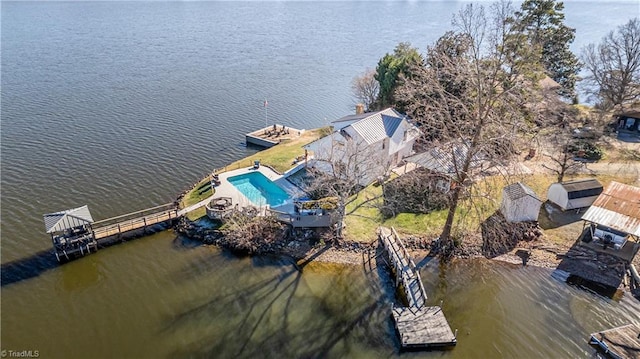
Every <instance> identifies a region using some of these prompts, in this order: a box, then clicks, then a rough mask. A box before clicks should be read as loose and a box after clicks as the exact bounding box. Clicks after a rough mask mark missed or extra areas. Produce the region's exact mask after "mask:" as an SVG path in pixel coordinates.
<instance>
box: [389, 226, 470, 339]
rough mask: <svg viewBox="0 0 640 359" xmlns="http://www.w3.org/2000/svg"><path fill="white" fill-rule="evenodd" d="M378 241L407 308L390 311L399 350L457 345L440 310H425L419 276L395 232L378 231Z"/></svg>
mask: <svg viewBox="0 0 640 359" xmlns="http://www.w3.org/2000/svg"><path fill="white" fill-rule="evenodd" d="M378 238H379V239H380V241H381V242H382V244H383V246H384V249H385V251H386V253H387V254H388V257H389V260H390V265H391V268H392V270H393V272H394V274H395V277H396V286H398V285H399V286H400V287H401V288H402V292H403V294H404V298H403V299H404V301H405V303H406V304H407V306H406V307H395V306H394V307H393V308H392V315H393V320H394V322H395V327H396V330H397V331H398V334H399V335H400V344H401V346H402V348H403V349H422V348H428V347H444V346H453V345H456V342H457V340H456V334H454V333H453V331H452V330H451V327H450V326H449V323H448V322H447V318H446V317H445V316H444V313H443V312H442V308H441V307H440V306H426V301H427V293H426V291H425V289H424V285H423V284H422V279H421V278H420V272H419V271H418V269H417V268H416V265H415V263H413V261H412V260H411V258H410V256H409V253H408V252H407V249H406V247H405V246H404V244H403V243H402V241H401V240H400V237H399V236H398V234H397V233H396V231H395V229H394V228H391V229H389V228H385V227H380V228H379V229H378Z"/></svg>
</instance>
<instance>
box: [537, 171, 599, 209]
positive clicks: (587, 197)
mask: <svg viewBox="0 0 640 359" xmlns="http://www.w3.org/2000/svg"><path fill="white" fill-rule="evenodd" d="M600 193H602V184H600V182H598V181H597V180H595V179H592V178H589V179H580V180H574V181H568V182H562V183H554V184H552V185H551V186H549V191H548V193H547V199H548V200H549V202H551V203H554V204H556V205H557V206H558V207H560V209H562V210H563V211H566V210H569V209H577V208H583V207H589V206H590V205H591V204H592V203H593V201H595V200H596V198H598V196H599V195H600Z"/></svg>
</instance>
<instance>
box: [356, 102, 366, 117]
mask: <svg viewBox="0 0 640 359" xmlns="http://www.w3.org/2000/svg"><path fill="white" fill-rule="evenodd" d="M363 113H364V104H362V103H359V104H356V115H361V114H363Z"/></svg>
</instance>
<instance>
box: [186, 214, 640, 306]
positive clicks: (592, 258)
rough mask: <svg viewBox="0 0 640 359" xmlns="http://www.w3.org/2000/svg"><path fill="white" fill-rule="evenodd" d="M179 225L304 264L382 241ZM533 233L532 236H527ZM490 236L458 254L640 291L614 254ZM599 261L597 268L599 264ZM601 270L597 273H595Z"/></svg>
mask: <svg viewBox="0 0 640 359" xmlns="http://www.w3.org/2000/svg"><path fill="white" fill-rule="evenodd" d="M174 230H175V231H176V232H177V233H178V234H180V235H184V236H185V237H188V238H191V239H194V240H197V241H201V242H202V243H204V244H206V245H214V246H217V247H220V248H223V249H226V250H229V251H230V252H232V253H234V254H236V255H239V256H246V255H276V256H287V257H290V258H292V259H294V260H296V261H297V262H298V263H309V262H311V261H315V262H323V263H332V264H340V265H362V263H363V262H364V261H365V260H366V258H367V256H370V255H371V253H375V249H376V247H377V243H376V241H374V242H372V243H363V242H356V241H347V240H326V241H325V240H323V239H322V238H318V237H317V236H315V235H314V233H313V230H308V231H302V232H300V233H297V234H294V233H292V232H290V231H287V232H286V233H284V235H281V236H277V237H276V238H275V239H274V240H272V241H268V242H267V241H265V242H261V243H259V245H257V246H256V247H255V249H252V250H251V251H247V250H245V249H244V248H240V249H239V248H237V246H236V243H234V242H233V241H231V240H229V239H228V238H227V237H226V236H225V235H224V232H223V231H221V230H219V229H218V228H214V227H211V226H206V225H201V224H199V223H197V222H193V221H191V220H189V219H186V218H182V219H181V220H180V221H179V222H178V223H177V224H176V225H175V226H174ZM525 237H527V236H525ZM403 239H404V243H405V246H406V247H407V249H408V251H409V253H410V254H411V256H412V257H413V258H414V260H415V261H417V262H419V261H420V260H422V259H424V258H426V257H435V256H438V255H440V253H441V248H440V243H439V242H438V240H437V239H431V238H420V237H416V236H408V237H405V238H403ZM486 247H487V245H486V241H483V239H482V236H481V235H479V234H477V235H471V236H469V237H468V238H465V241H464V242H463V243H462V244H461V245H460V246H458V247H456V248H455V249H454V251H453V253H452V254H451V256H452V257H454V258H458V259H475V258H485V259H490V260H495V261H499V262H506V263H510V264H514V265H522V266H535V267H541V268H547V269H551V270H555V269H560V270H563V271H566V272H569V273H570V274H571V275H574V276H577V277H579V278H582V279H585V280H590V281H594V282H597V283H601V284H604V285H606V286H609V287H612V288H617V289H618V290H623V291H632V292H634V294H636V291H637V290H635V291H634V290H633V287H632V286H631V285H630V283H629V282H628V281H627V279H625V275H626V269H625V267H624V266H623V265H621V264H620V262H619V260H617V259H616V258H615V257H612V256H606V255H602V254H597V253H595V252H594V253H579V254H576V253H575V249H571V248H564V247H561V246H557V245H554V244H552V243H547V242H546V241H545V240H544V239H543V238H540V236H538V235H535V236H533V237H530V238H525V239H524V240H519V241H516V242H515V243H512V244H511V247H510V250H508V251H505V252H504V253H496V254H495V255H487V248H486ZM594 265H595V266H596V267H597V268H595V267H594ZM594 270H595V274H594Z"/></svg>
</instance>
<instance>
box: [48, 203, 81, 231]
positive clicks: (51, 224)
mask: <svg viewBox="0 0 640 359" xmlns="http://www.w3.org/2000/svg"><path fill="white" fill-rule="evenodd" d="M43 217H44V227H45V229H46V231H47V233H54V232H62V231H64V230H67V229H71V228H75V227H79V226H82V225H85V224H90V223H93V218H92V217H91V213H90V212H89V207H88V206H87V205H84V206H82V207H78V208H73V209H68V210H66V211H61V212H55V213H48V214H45V215H44V216H43Z"/></svg>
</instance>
